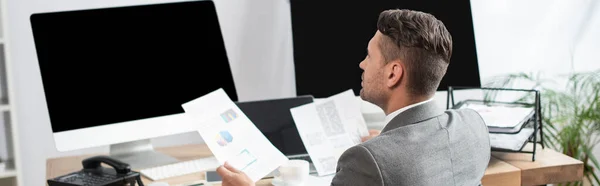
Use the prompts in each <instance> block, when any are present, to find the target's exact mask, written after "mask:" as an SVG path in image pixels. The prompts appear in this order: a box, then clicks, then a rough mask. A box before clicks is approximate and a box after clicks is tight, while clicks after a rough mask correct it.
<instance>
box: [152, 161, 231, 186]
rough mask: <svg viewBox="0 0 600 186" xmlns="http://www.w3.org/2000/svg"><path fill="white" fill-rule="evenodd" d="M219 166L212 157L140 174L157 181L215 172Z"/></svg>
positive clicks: (156, 168) (153, 169) (161, 167)
mask: <svg viewBox="0 0 600 186" xmlns="http://www.w3.org/2000/svg"><path fill="white" fill-rule="evenodd" d="M219 166H220V165H219V161H217V159H216V158H215V157H214V156H212V157H209V158H202V159H195V160H190V161H182V162H177V163H174V164H169V165H163V166H159V167H152V168H145V169H142V170H140V173H141V174H142V175H144V176H146V177H147V178H148V179H151V180H152V181H156V180H162V179H166V178H171V177H177V176H183V175H186V174H191V173H197V172H205V171H208V170H215V169H217V167H219Z"/></svg>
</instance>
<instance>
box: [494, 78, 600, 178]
mask: <svg viewBox="0 0 600 186" xmlns="http://www.w3.org/2000/svg"><path fill="white" fill-rule="evenodd" d="M564 80H566V83H565V85H566V86H564V87H561V86H558V87H556V85H557V84H558V83H556V82H560V81H564ZM523 84H528V85H530V86H528V87H523V86H522V85H523ZM518 85H521V86H518ZM484 86H485V87H497V88H527V89H537V90H539V91H540V94H541V105H542V116H543V118H542V119H543V121H542V122H543V130H544V131H543V133H544V145H546V146H547V147H550V148H552V149H554V150H556V151H559V152H562V153H563V154H565V155H568V156H570V157H573V158H576V159H579V160H581V161H582V162H583V166H584V170H583V176H584V180H582V181H578V182H574V183H567V185H572V184H574V185H583V184H584V183H585V184H592V185H600V179H599V178H598V175H597V171H596V170H597V169H598V168H600V163H599V162H598V160H597V158H596V156H594V154H593V152H592V150H593V149H594V147H595V146H596V145H597V144H598V143H600V70H596V71H591V72H577V73H573V74H569V75H567V76H560V77H559V79H556V78H555V79H553V80H548V79H543V78H541V77H540V75H539V74H537V75H533V74H526V73H518V74H509V75H502V76H497V77H495V78H492V81H490V82H488V83H484ZM498 94H499V92H494V91H492V92H486V94H485V97H486V98H485V99H488V100H489V99H492V98H494V97H496V96H498ZM532 100H533V96H532V95H525V96H518V97H517V98H515V101H532Z"/></svg>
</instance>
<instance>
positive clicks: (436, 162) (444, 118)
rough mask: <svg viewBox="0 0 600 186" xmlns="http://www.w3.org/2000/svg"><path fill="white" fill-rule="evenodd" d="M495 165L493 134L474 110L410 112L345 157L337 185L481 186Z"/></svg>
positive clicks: (421, 108) (432, 107)
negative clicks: (492, 164) (491, 156)
mask: <svg viewBox="0 0 600 186" xmlns="http://www.w3.org/2000/svg"><path fill="white" fill-rule="evenodd" d="M489 160H490V140H489V133H488V129H487V127H486V125H485V123H484V122H483V119H482V118H481V116H480V115H479V114H477V112H475V111H474V110H470V109H461V110H448V111H445V112H444V111H443V110H442V109H440V108H439V107H437V106H436V105H435V103H434V102H429V103H425V104H422V105H419V106H416V107H413V108H410V109H408V110H406V111H404V112H402V113H400V114H399V115H398V116H396V117H395V118H394V119H392V120H391V121H390V122H389V123H388V124H387V125H386V126H385V128H384V129H383V130H382V133H381V134H380V135H379V136H378V137H375V138H373V139H371V140H369V141H366V142H364V143H362V144H359V145H356V146H354V147H352V148H350V149H348V150H346V152H344V153H343V154H342V156H341V157H340V159H339V162H338V167H337V173H336V175H335V177H334V178H333V181H332V183H331V184H332V185H336V186H337V185H365V186H366V185H369V186H370V185H398V186H404V185H407V186H415V185H432V186H443V185H453V186H459V185H460V186H462V185H469V186H474V185H479V184H480V183H481V178H482V177H483V174H484V172H485V169H486V168H487V165H488V163H489Z"/></svg>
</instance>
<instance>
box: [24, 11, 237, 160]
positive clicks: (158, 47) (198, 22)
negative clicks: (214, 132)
mask: <svg viewBox="0 0 600 186" xmlns="http://www.w3.org/2000/svg"><path fill="white" fill-rule="evenodd" d="M30 21H31V26H32V30H33V36H34V41H35V49H36V51H37V57H38V61H39V69H40V73H41V78H42V83H43V90H44V93H45V101H46V106H47V108H48V117H49V118H50V122H51V125H52V132H53V134H54V140H55V143H56V148H57V149H58V150H59V151H69V150H76V149H82V148H89V147H96V146H103V145H110V154H111V156H114V157H115V158H117V159H119V160H122V161H124V162H127V163H129V164H130V165H131V166H132V167H133V168H144V167H152V166H156V165H162V164H167V163H173V162H174V161H176V160H175V159H174V158H170V157H168V156H165V155H162V154H160V153H156V152H154V151H153V148H152V145H151V143H150V140H149V139H151V138H154V137H159V136H166V135H173V134H178V133H184V132H190V131H196V130H197V129H196V125H195V124H194V123H193V122H191V121H189V120H187V117H185V116H184V114H183V113H184V110H183V108H182V107H181V104H183V103H185V102H188V101H190V100H193V99H195V98H198V97H200V96H203V95H205V94H207V93H209V92H212V91H214V90H217V89H219V88H223V89H224V90H225V92H226V93H227V95H228V96H229V97H230V98H231V99H232V100H234V101H237V93H236V89H235V86H234V81H233V77H232V73H231V70H230V67H229V61H228V58H227V53H226V51H225V46H224V42H223V37H222V34H221V29H220V24H219V21H218V19H217V13H216V10H215V6H214V4H213V2H212V1H191V2H176V3H161V4H149V5H135V6H120V7H111V8H98V9H87V10H72V11H61V12H44V13H35V14H33V15H31V17H30Z"/></svg>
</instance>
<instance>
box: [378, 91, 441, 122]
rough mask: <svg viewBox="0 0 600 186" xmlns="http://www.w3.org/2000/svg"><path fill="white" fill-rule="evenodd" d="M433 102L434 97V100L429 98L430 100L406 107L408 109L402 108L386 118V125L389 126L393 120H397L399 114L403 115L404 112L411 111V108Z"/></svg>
mask: <svg viewBox="0 0 600 186" xmlns="http://www.w3.org/2000/svg"><path fill="white" fill-rule="evenodd" d="M431 100H433V97H432V98H429V99H428V100H425V101H421V102H418V103H415V104H412V105H409V106H406V107H402V108H400V109H398V110H396V111H394V112H392V113H390V114H388V115H387V116H385V124H386V125H387V124H388V123H389V122H390V121H392V119H394V118H395V117H396V116H397V115H398V114H400V113H402V112H404V111H406V110H408V109H410V108H413V107H416V106H419V105H422V104H425V103H427V102H430V101H431Z"/></svg>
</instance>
